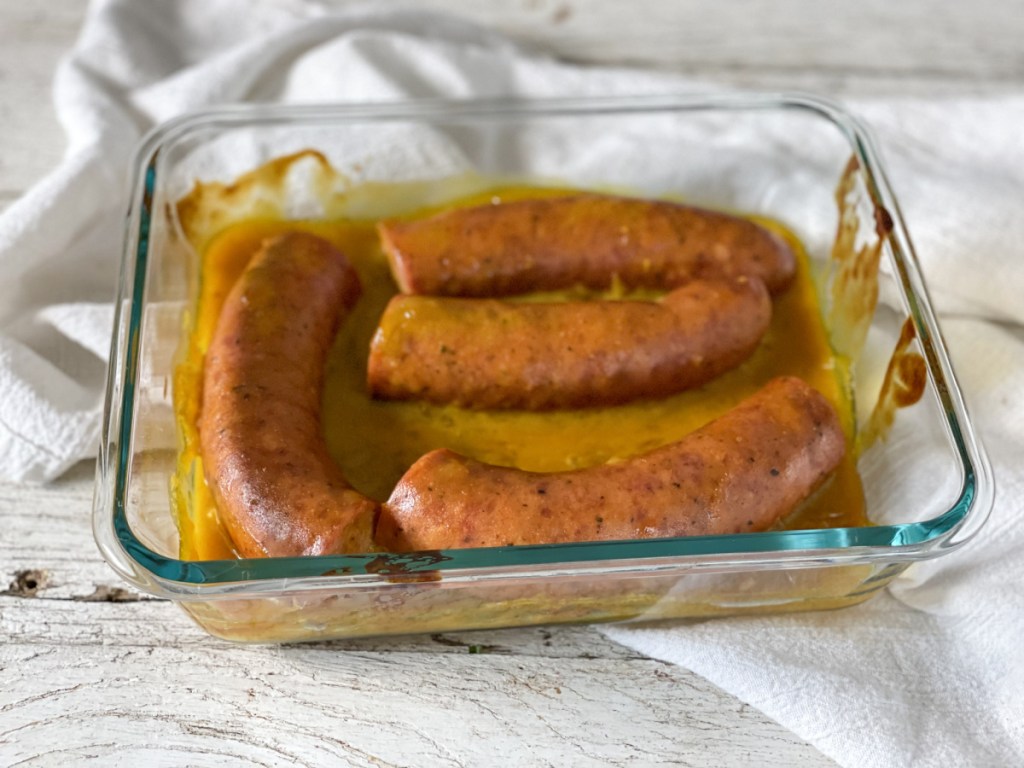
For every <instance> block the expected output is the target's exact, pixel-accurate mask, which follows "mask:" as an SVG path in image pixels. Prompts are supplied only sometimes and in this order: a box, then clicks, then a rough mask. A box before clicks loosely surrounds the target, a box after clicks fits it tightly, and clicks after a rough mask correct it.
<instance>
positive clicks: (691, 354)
mask: <svg viewBox="0 0 1024 768" xmlns="http://www.w3.org/2000/svg"><path fill="white" fill-rule="evenodd" d="M770 320H771V299H770V297H769V296H768V291H767V290H766V289H765V287H764V284H763V283H761V281H760V280H757V279H748V278H745V277H738V278H734V279H732V280H729V281H704V280H697V281H694V282H691V283H688V284H686V285H684V286H683V287H681V288H677V289H676V290H675V291H673V292H671V293H669V294H668V295H667V296H666V297H665V298H664V299H662V300H661V301H658V302H653V301H572V302H559V303H532V302H509V301H502V300H498V299H460V298H435V297H428V296H407V295H398V296H395V297H394V298H393V299H392V300H391V302H390V303H389V304H388V307H387V309H386V310H385V311H384V314H383V316H382V318H381V321H380V325H379V327H378V329H377V333H376V335H375V336H374V339H373V343H372V344H371V346H370V358H369V365H368V370H367V381H368V384H369V388H370V391H371V392H372V393H373V394H374V396H376V397H379V398H384V399H402V400H404V399H423V400H428V401H431V402H435V403H456V404H458V405H461V406H465V407H472V408H523V409H529V410H542V409H550V408H582V407H590V406H599V405H614V404H616V403H623V402H628V401H630V400H635V399H637V398H653V397H664V396H667V395H670V394H674V393H676V392H681V391H683V390H685V389H690V388H692V387H696V386H700V385H701V384H704V383H705V382H707V381H710V380H711V379H713V378H715V377H716V376H718V375H720V374H722V373H724V372H725V371H727V370H730V369H731V368H734V367H736V366H737V365H739V364H740V363H742V362H743V361H744V360H746V359H747V358H748V357H749V356H750V354H751V353H752V352H753V351H754V349H755V348H756V347H757V345H758V342H759V341H760V340H761V337H762V336H763V335H764V333H765V331H766V330H767V329H768V324H769V322H770Z"/></svg>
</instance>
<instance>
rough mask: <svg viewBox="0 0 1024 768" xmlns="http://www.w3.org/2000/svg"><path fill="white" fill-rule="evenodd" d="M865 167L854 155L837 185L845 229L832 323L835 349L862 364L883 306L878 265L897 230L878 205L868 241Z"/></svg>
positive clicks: (836, 257)
mask: <svg viewBox="0 0 1024 768" xmlns="http://www.w3.org/2000/svg"><path fill="white" fill-rule="evenodd" d="M859 171H860V164H859V163H858V161H857V158H856V157H851V158H850V161H849V162H848V163H847V164H846V169H845V170H844V171H843V175H842V177H841V178H840V180H839V185H838V186H837V187H836V205H837V207H838V208H839V226H838V228H837V230H836V239H835V242H834V244H833V246H832V256H831V270H832V285H831V305H830V307H829V312H828V325H829V328H830V329H831V338H832V346H833V347H834V348H835V351H836V352H837V353H839V354H840V355H842V356H843V357H845V358H847V359H848V360H856V359H857V356H858V355H859V354H860V351H861V348H862V347H863V346H864V339H865V338H866V337H867V333H868V328H869V327H870V326H871V318H872V317H873V316H874V314H875V306H876V305H877V303H878V265H879V261H880V259H881V255H882V246H883V245H884V244H885V241H886V239H887V238H888V237H889V235H890V233H891V232H892V227H893V222H892V217H891V216H890V215H889V212H888V211H886V210H885V208H883V207H882V206H880V205H877V204H874V218H875V235H876V236H875V237H874V238H872V239H870V240H868V241H867V242H864V243H862V244H861V245H860V246H859V247H858V245H857V240H858V238H859V237H861V236H862V233H861V221H860V216H859V215H858V213H857V204H858V202H859V201H860V199H861V196H860V195H859V194H858V192H857V182H858V181H859V179H860V174H859Z"/></svg>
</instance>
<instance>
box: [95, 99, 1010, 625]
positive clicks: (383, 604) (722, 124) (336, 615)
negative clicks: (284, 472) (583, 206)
mask: <svg viewBox="0 0 1024 768" xmlns="http://www.w3.org/2000/svg"><path fill="white" fill-rule="evenodd" d="M307 149H313V150H317V151H318V152H320V153H322V155H323V156H324V157H326V159H327V160H328V161H329V163H330V165H331V166H333V168H334V169H336V170H337V171H338V174H337V177H336V178H337V179H341V180H342V182H341V183H342V184H343V186H344V185H351V184H359V183H364V182H374V181H388V182H391V181H420V182H423V181H426V182H427V183H429V182H430V180H431V179H434V178H442V177H451V176H452V175H457V174H458V173H467V172H472V173H477V174H482V175H486V176H489V177H502V178H537V179H555V178H557V179H558V180H559V181H564V182H568V183H571V184H576V185H579V186H596V185H601V186H603V187H606V188H608V187H618V188H623V189H630V190H638V191H641V192H644V193H647V194H651V195H673V196H680V197H683V198H685V199H687V200H688V201H691V202H693V203H696V204H701V205H707V206H709V207H714V208H719V209H726V210H739V211H744V212H748V213H751V214H755V215H759V216H767V217H771V218H774V219H777V220H780V221H782V222H784V223H785V224H786V225H787V226H788V227H789V228H791V229H792V230H793V231H794V232H795V233H796V234H797V235H798V236H799V237H800V238H801V240H802V242H803V243H804V245H805V246H806V248H807V252H808V254H809V256H810V258H811V260H812V264H813V266H814V272H815V276H816V279H817V284H818V287H819V292H820V295H821V300H822V305H823V311H824V314H825V318H826V321H827V325H828V327H829V332H830V335H831V343H832V345H833V347H834V348H835V350H836V351H837V353H838V354H840V355H841V356H842V357H844V358H846V359H848V362H849V365H850V371H851V373H852V377H851V381H852V382H853V385H852V388H853V392H852V395H853V399H854V403H855V413H856V416H855V418H856V421H857V430H858V446H859V448H860V456H859V459H858V471H859V473H860V475H861V479H862V482H863V485H864V491H865V495H866V499H867V512H868V515H869V517H870V519H871V520H872V521H874V522H875V523H876V524H875V525H871V526H866V527H856V528H829V529H822V530H776V531H769V532H765V533H747V534H741V535H732V536H706V537H689V538H675V539H651V540H642V541H615V542H595V543H583V544H561V545H547V546H528V547H501V548H491V549H465V550H452V551H440V552H429V553H418V554H411V555H395V554H376V555H366V556H328V557H311V558H279V559H261V560H213V561H185V560H181V559H179V558H178V556H177V554H178V538H177V535H178V534H177V529H176V525H175V518H174V514H175V513H174V510H173V508H172V504H171V497H170V493H169V489H168V484H169V479H170V477H171V476H172V474H173V473H174V470H175V462H176V456H177V451H178V435H177V428H176V424H175V415H174V409H173V405H172V400H171V397H172V392H171V389H172V386H173V377H174V364H175V360H176V354H177V351H178V348H179V345H180V343H181V336H182V328H183V323H184V320H185V318H187V315H188V313H189V312H190V311H192V306H193V302H194V300H195V295H196V293H195V292H196V286H197V282H198V257H197V254H196V253H195V250H194V249H192V248H191V247H190V246H189V244H188V242H187V238H186V236H185V234H184V233H183V232H182V227H181V222H180V221H179V219H178V211H177V207H176V205H175V202H176V201H177V200H179V199H180V198H181V197H182V196H183V195H185V194H186V193H187V192H189V190H190V189H192V188H193V185H194V184H195V183H196V182H197V181H200V180H201V181H203V182H217V181H219V182H223V183H225V184H227V183H229V182H231V181H233V180H234V179H236V178H237V177H238V176H240V175H241V174H243V173H245V172H248V171H250V170H252V169H253V168H256V167H258V166H260V165H262V164H264V163H266V162H267V161H269V160H271V159H272V158H275V157H279V156H283V155H286V154H289V153H293V152H298V151H301V150H307ZM314 170H315V169H314ZM304 174H305V175H304ZM837 185H838V186H837ZM281 190H282V194H281V197H280V199H276V200H273V201H268V200H266V199H263V198H261V197H260V196H259V195H258V194H256V195H248V196H245V195H241V196H239V197H238V199H237V200H236V201H235V205H234V206H233V207H232V208H230V209H225V210H217V211H211V212H209V214H210V219H211V222H212V223H211V222H208V223H209V225H210V226H214V227H217V226H226V225H227V224H230V223H231V222H232V221H235V220H239V219H243V218H245V217H251V216H254V215H266V214H267V212H268V210H271V209H272V211H273V213H274V215H279V216H285V217H289V218H304V219H309V218H316V217H317V216H324V215H327V213H328V212H329V211H330V210H331V196H332V195H335V194H337V191H338V190H337V189H334V188H332V189H326V188H325V187H324V184H322V183H319V182H318V181H317V177H316V175H315V173H313V175H310V173H309V169H306V171H302V170H301V169H299V170H298V171H296V173H295V174H294V178H289V179H288V180H287V183H284V184H282V185H281ZM132 194H133V198H132V203H131V208H130V211H129V214H128V224H127V234H126V241H125V250H124V257H123V263H122V271H121V278H120V285H119V293H118V304H117V308H118V311H117V319H116V324H115V333H114V340H113V349H112V355H111V362H110V370H109V380H108V388H107V394H106V405H105V416H104V428H103V434H102V445H101V450H100V458H99V463H98V470H97V486H96V495H95V503H94V531H95V536H96V540H97V542H98V544H99V547H100V550H101V551H102V553H103V555H104V557H105V558H106V559H107V561H108V562H109V563H110V564H111V566H112V567H113V568H114V569H115V570H116V571H117V572H118V573H119V574H120V575H121V576H122V577H123V578H125V579H126V580H127V581H129V582H130V583H131V584H132V585H134V586H135V587H137V588H139V589H141V590H143V591H146V592H149V593H151V594H154V595H158V596H161V597H167V598H170V599H172V600H175V601H178V602H180V603H181V605H182V607H183V608H184V609H185V610H186V611H187V612H188V613H189V614H191V615H192V616H193V617H194V618H195V619H196V621H198V622H199V624H200V625H201V626H203V627H204V628H205V629H206V630H207V631H209V632H210V633H211V634H214V635H216V636H219V637H224V638H228V639H231V640H237V641H261V642H278V641H294V640H314V639H325V638H336V637H356V636H363V635H381V634H397V633H415V632H441V631H449V630H456V629H470V628H484V627H501V626H518V625H527V624H538V623H555V622H608V621H623V620H629V621H650V620H658V619H668V618H676V617H686V616H710V615H725V614H736V613H742V612H751V611H760V612H765V611H793V610H807V609H820V608H836V607H843V606H848V605H853V604H856V603H859V602H861V601H863V600H865V599H867V598H868V597H869V596H870V595H872V594H873V593H875V592H877V591H878V590H879V589H881V588H883V587H884V586H885V585H886V584H887V583H888V582H889V581H890V580H891V579H892V578H893V577H894V576H896V575H897V574H898V573H900V572H901V571H903V570H904V569H905V568H907V567H908V566H909V565H911V564H912V563H914V562H915V561H918V560H923V559H927V558H932V557H937V556H940V555H943V554H945V553H948V552H950V551H952V550H954V549H956V548H957V547H959V546H961V545H963V544H964V543H965V542H966V541H967V540H968V539H969V538H970V537H971V536H972V535H973V534H974V533H975V532H976V531H977V530H978V528H979V526H980V525H981V524H982V523H983V522H984V520H985V518H986V517H987V515H988V512H989V510H990V507H991V505H992V499H993V482H992V477H991V472H990V470H989V467H988V463H987V461H986V459H985V456H984V452H983V450H982V447H981V445H980V443H979V441H978V438H977V436H976V435H975V433H974V430H973V427H972V426H971V422H970V419H969V417H968V414H967V412H966V409H965V407H964V402H963V399H962V397H961V394H960V390H959V388H958V386H957V383H956V379H955V377H954V375H953V371H952V369H951V367H950V363H949V360H948V357H947V354H946V350H945V347H944V344H943V341H942V337H941V334H940V331H939V328H938V325H937V323H936V320H935V317H934V314H933V312H932V309H931V306H930V302H929V299H928V295H927V292H926V290H925V287H924V282H923V279H922V276H921V273H920V270H919V267H918V264H917V260H916V258H915V256H914V252H913V247H912V245H911V242H910V239H909V236H908V234H907V231H906V228H905V226H904V224H903V221H902V218H901V216H900V212H899V207H898V205H897V202H896V200H895V198H894V196H893V193H892V190H891V189H890V187H889V184H888V181H887V180H886V178H885V175H884V172H883V170H882V167H881V165H880V162H879V159H878V156H877V154H876V152H875V150H874V148H873V146H872V143H871V140H870V138H869V136H868V134H867V132H866V131H865V129H864V128H863V127H862V126H861V125H860V124H859V123H858V122H857V121H856V120H855V119H854V118H853V117H851V116H850V115H849V114H846V113H845V112H844V111H842V110H841V109H840V108H838V107H836V106H834V105H832V104H829V103H827V102H824V101H821V100H819V99H815V98H810V97H805V96H784V95H780V96H723V97H717V98H708V97H699V98H695V97H686V96H665V97H643V98H617V99H604V100H594V99H589V100H558V101H519V100H516V101H486V102H483V101H481V102H423V103H405V104H392V105H360V106H330V107H326V106H304V107H294V106H293V107H257V108H245V109H242V108H224V109H217V110H211V111H207V112H203V113H200V114H194V115H191V116H187V117H183V118H180V119H177V120H174V121H172V122H170V123H167V124H165V125H163V126H162V127H160V128H159V129H158V130H156V131H155V132H154V133H152V134H151V135H150V136H149V137H148V138H147V139H146V140H145V141H144V142H143V144H142V146H141V147H140V149H139V151H138V155H137V161H136V165H135V175H134V179H133V182H132ZM837 202H838V204H837ZM873 260H874V261H873ZM875 264H877V265H878V268H877V269H876V268H875V267H874V265H875ZM865 275H866V278H865ZM894 350H895V353H894ZM914 374H917V375H916V376H915V375H914ZM922 374H923V377H922ZM917 379H919V380H918V381H917V382H916V384H915V383H914V381H915V380H917ZM908 387H909V388H914V387H917V389H918V390H919V391H918V392H917V394H922V392H921V391H920V390H921V388H922V387H923V396H922V397H920V399H919V400H916V403H915V404H913V405H911V406H909V407H900V408H897V407H896V406H897V405H900V404H901V393H902V394H905V393H906V390H907V388H908ZM915 399H916V397H911V398H909V400H915ZM904 400H906V402H909V400H908V399H907V398H904ZM903 404H906V403H903Z"/></svg>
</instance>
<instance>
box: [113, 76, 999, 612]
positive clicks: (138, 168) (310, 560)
mask: <svg viewBox="0 0 1024 768" xmlns="http://www.w3.org/2000/svg"><path fill="white" fill-rule="evenodd" d="M714 110H733V111H751V112H752V111H769V110H803V111H806V112H810V113H813V114H816V115H817V116H818V117H821V118H825V119H826V120H827V121H828V122H830V123H832V124H833V125H834V126H835V127H836V128H837V129H838V130H839V131H840V132H841V133H842V134H843V135H844V136H845V137H846V139H847V141H848V143H849V145H850V150H851V152H852V153H853V155H854V156H855V157H856V159H857V160H858V162H859V163H860V165H861V168H862V170H863V171H864V175H865V179H866V181H867V191H868V194H869V195H870V196H871V198H872V201H873V203H874V204H875V205H876V206H881V207H884V208H885V210H886V211H888V212H889V214H890V216H891V218H892V220H893V229H892V234H891V235H890V246H891V248H892V251H893V254H894V256H895V258H894V263H895V264H896V267H897V270H896V272H897V275H896V276H897V278H898V280H899V282H900V283H901V288H902V290H903V292H904V296H905V297H906V299H907V300H908V303H909V310H910V316H911V318H912V321H913V323H914V326H915V330H916V331H917V337H918V340H919V342H920V344H921V347H922V350H923V352H924V357H925V361H926V366H927V369H928V372H929V374H930V375H931V377H932V380H933V381H934V382H935V385H936V386H935V389H936V392H937V393H938V397H939V401H940V406H941V408H942V412H943V416H944V418H945V420H946V425H947V427H948V430H949V433H950V436H951V439H952V443H953V446H954V447H955V450H956V453H957V459H958V461H959V462H960V464H961V468H962V470H963V483H962V486H961V489H960V492H959V494H958V497H957V499H956V501H955V502H954V503H953V504H952V505H951V506H950V508H949V509H947V510H946V511H945V512H943V513H942V514H940V515H938V516H936V517H934V518H932V519H930V520H926V521H919V522H913V523H902V524H895V525H882V526H870V527H863V528H829V529H816V530H786V531H768V532H762V533H744V534H735V535H723V536H700V537H681V538H669V539H647V540H630V541H613V542H607V541H605V542H586V543H577V544H549V545H538V546H526V547H522V546H521V547H494V548H480V549H465V550H448V551H444V552H435V553H413V554H407V555H397V554H386V553H385V554H372V555H325V556H320V557H301V558H267V559H239V560H210V561H185V560H179V559H176V558H172V557H166V556H164V555H161V554H159V553H157V552H154V551H153V550H152V549H150V548H149V547H148V546H146V545H145V544H144V543H143V542H142V541H140V540H139V539H138V537H136V536H135V534H134V533H133V532H132V530H131V527H130V525H129V523H128V519H127V513H126V509H125V497H126V490H127V476H128V473H127V467H128V463H129V460H130V455H131V445H132V435H133V431H134V426H135V425H134V418H135V413H134V396H135V385H136V383H137V375H138V368H139V365H138V361H139V349H140V346H139V337H140V328H141V320H142V308H143V303H142V298H143V296H144V291H145V284H146V264H147V260H148V258H149V250H148V249H149V228H150V223H151V217H152V213H153V208H152V202H153V195H154V189H155V183H156V179H157V170H158V168H159V164H160V158H161V150H162V148H163V147H165V146H167V145H169V144H171V143H173V142H175V141H178V140H180V139H181V138H182V137H183V136H185V135H187V134H188V133H189V132H190V131H194V130H198V129H209V128H211V127H216V128H222V129H223V128H226V127H232V126H235V127H241V126H244V125H255V124H259V125H271V124H275V123H290V122H295V121H297V120H301V121H305V122H337V121H341V122H365V121H375V122H376V121H395V120H406V121H408V120H420V121H426V122H442V121H452V120H467V119H474V118H475V119H481V120H494V119H500V118H502V117H515V118H527V119H537V118H544V117H558V116H574V115H580V116H581V115H617V114H622V115H625V114H630V113H643V112H659V113H668V112H698V111H714ZM129 190H130V192H131V195H132V197H131V199H130V201H129V209H128V215H127V217H126V231H125V240H124V248H123V252H122V260H121V266H120V272H119V274H120V277H119V280H118V286H117V297H116V304H115V319H114V334H113V338H112V340H111V355H110V362H109V366H108V372H107V386H106V397H105V401H104V410H103V421H102V426H101V436H100V451H99V460H98V462H97V469H96V490H95V494H94V499H93V533H94V537H95V539H96V542H97V545H98V546H99V549H100V551H101V553H102V554H103V556H104V558H105V559H106V560H107V562H108V563H109V564H110V565H111V566H112V567H113V568H114V570H115V571H117V572H118V573H119V574H120V575H121V576H122V577H123V578H125V579H126V580H127V581H129V582H130V583H132V584H133V585H134V586H136V587H138V588H140V589H142V590H144V591H147V592H150V593H152V594H157V595H162V596H170V597H174V598H177V599H183V598H188V597H190V596H191V597H193V598H195V597H201V598H203V599H205V598H209V597H216V596H223V597H229V596H230V597H234V598H239V597H253V596H258V595H267V594H279V593H280V591H281V589H282V585H281V581H282V580H287V581H288V582H289V584H291V586H293V587H297V586H298V585H299V584H300V583H301V585H302V588H303V589H310V588H338V587H343V586H346V585H348V586H357V585H358V586H361V587H365V586H371V587H372V586H382V585H385V584H389V583H394V582H396V581H402V579H401V576H400V575H401V574H412V575H413V576H414V577H415V575H416V574H419V575H420V580H422V574H423V572H427V571H437V572H439V573H442V574H444V577H445V579H446V580H449V579H453V578H456V577H457V578H459V579H460V580H461V579H467V578H468V579H480V578H503V577H516V578H521V577H525V576H529V575H537V576H544V575H550V574H551V573H553V572H558V573H567V572H571V573H578V572H583V571H592V570H594V569H595V568H596V569H598V570H600V571H601V572H614V571H632V570H641V571H650V570H654V569H662V568H678V567H701V568H710V567H715V568H730V567H733V568H734V567H737V566H738V565H739V564H743V565H745V566H748V567H749V566H752V565H755V564H760V565H769V564H780V565H785V566H786V567H812V566H815V565H821V564H830V565H838V564H856V563H878V562H886V563H888V562H896V561H906V560H920V559H925V558H928V557H934V556H937V555H940V554H943V553H945V552H948V551H951V550H953V549H955V548H958V547H959V546H962V545H963V544H964V543H966V542H967V541H968V540H969V539H970V538H971V537H972V536H973V535H974V534H975V533H976V532H977V530H978V529H979V528H980V526H981V525H982V524H983V523H984V521H985V519H986V518H987V516H988V514H989V512H990V510H991V507H992V503H993V498H994V481H993V477H992V472H991V468H990V466H989V462H988V459H987V457H986V455H985V451H984V448H983V446H982V444H981V442H980V440H979V438H978V436H977V434H976V433H975V431H974V429H973V426H972V423H971V419H970V417H969V415H968V413H967V409H966V406H965V403H964V400H963V396H962V393H961V391H960V387H959V385H958V383H957V380H956V377H955V374H954V373H953V370H952V366H951V364H950V361H949V359H948V355H947V353H946V349H945V345H944V343H943V341H942V337H941V333H940V331H939V328H938V324H937V321H936V318H935V315H934V312H933V310H932V307H931V301H930V299H929V296H928V293H927V289H926V288H925V285H924V282H923V279H922V276H921V272H920V267H919V265H918V262H917V258H916V255H915V254H914V249H913V246H912V244H911V241H910V238H909V235H908V234H907V230H906V226H905V224H904V222H903V217H902V214H901V212H900V210H899V206H898V204H897V201H896V199H895V196H894V195H893V192H892V190H891V187H890V185H889V182H888V180H887V178H886V176H885V173H884V170H883V167H882V165H881V162H880V160H879V155H878V152H877V150H876V149H875V145H874V141H873V140H872V138H871V135H870V132H869V131H868V130H867V128H866V127H865V126H864V125H862V124H861V123H860V121H859V120H858V119H857V118H855V117H854V116H853V115H851V114H850V113H849V112H847V111H846V110H845V109H843V108H842V107H840V106H839V105H837V104H835V103H832V102H830V101H828V100H826V99H822V98H820V97H817V96H810V95H806V94H801V93H770V94H722V95H713V96H708V95H679V94H665V95H653V96H620V97H587V98H557V99H521V98H501V99H473V100H458V99H428V100H416V101H403V102H392V103H380V104H374V103H364V104H345V105H341V104H329V105H256V106H253V105H238V106H223V107H216V108H212V109H204V110H200V111H195V112H191V113H188V114H185V115H182V116H179V117H177V118H174V119H172V120H170V121H168V122H166V123H163V124H162V125H160V126H157V127H156V128H154V129H153V130H152V131H150V132H149V134H147V136H146V137H145V138H143V140H142V141H141V142H140V144H139V146H138V148H137V150H136V152H135V155H134V161H133V165H132V178H131V185H130V187H129ZM125 313H127V319H128V325H127V327H125V326H124V320H125ZM121 360H123V365H122V366H119V365H118V361H121ZM406 581H407V580H406Z"/></svg>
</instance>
